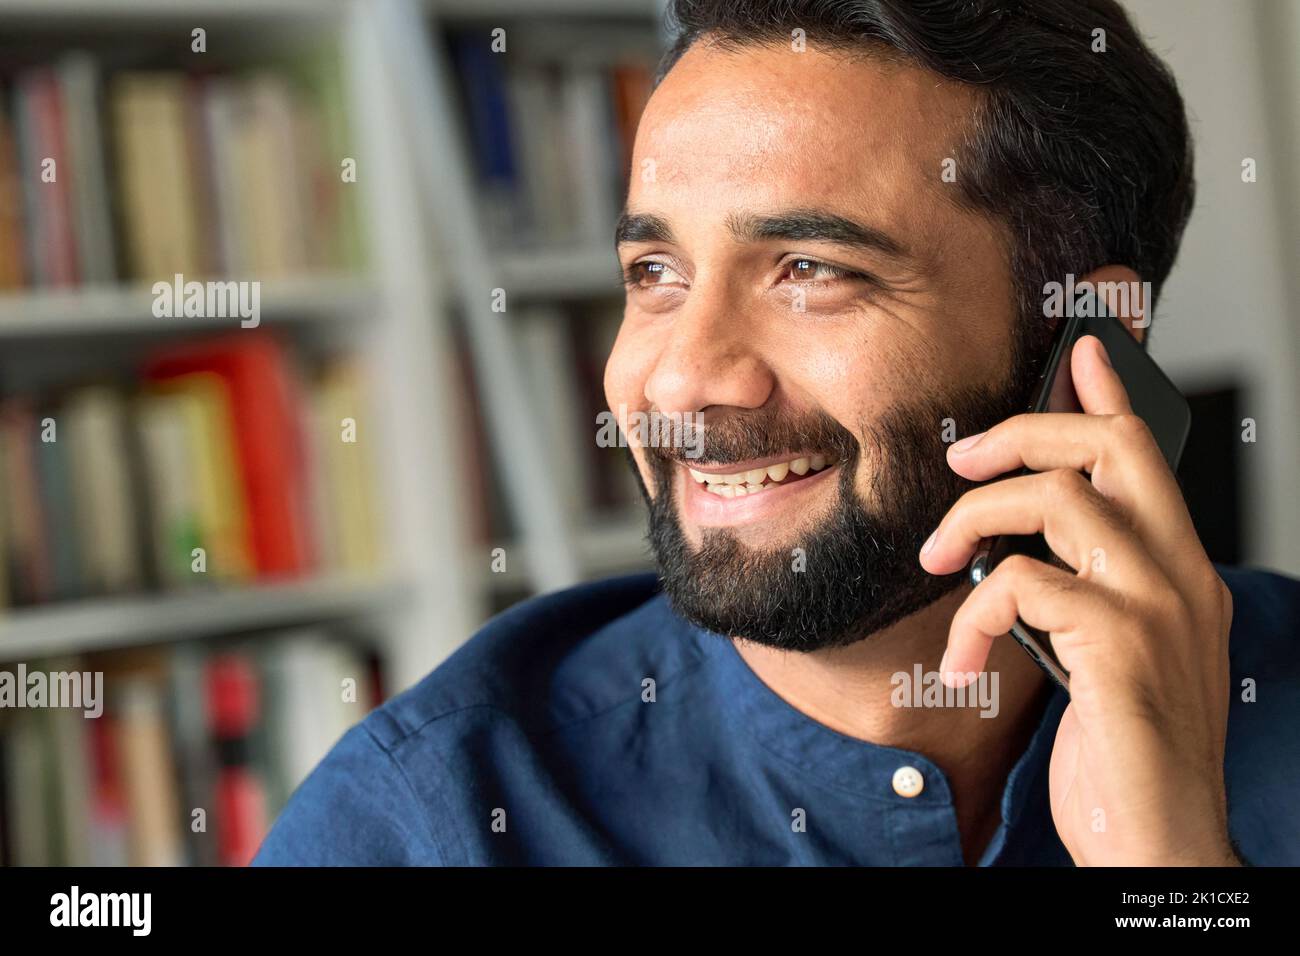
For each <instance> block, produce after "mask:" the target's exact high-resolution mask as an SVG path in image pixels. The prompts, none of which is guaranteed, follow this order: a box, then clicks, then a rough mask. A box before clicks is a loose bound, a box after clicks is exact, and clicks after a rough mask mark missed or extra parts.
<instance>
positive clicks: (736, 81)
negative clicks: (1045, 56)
mask: <svg viewBox="0 0 1300 956" xmlns="http://www.w3.org/2000/svg"><path fill="white" fill-rule="evenodd" d="M810 42H811V41H810ZM973 104H974V96H973V94H972V93H971V92H970V91H969V90H967V89H965V88H964V87H961V86H960V85H959V84H955V83H952V82H950V81H947V80H944V79H942V78H941V77H938V76H937V75H936V74H934V73H931V72H929V71H927V70H924V69H922V68H920V67H917V66H913V65H911V64H908V63H904V62H899V61H897V60H891V59H885V58H879V57H874V56H861V55H855V56H851V57H850V56H848V55H845V54H841V53H838V52H830V53H822V52H819V51H817V50H816V49H815V48H813V47H812V46H810V47H809V49H807V50H805V51H803V52H795V51H793V50H790V49H788V48H787V47H785V46H777V45H762V46H748V45H747V46H744V47H740V48H737V49H720V48H718V47H717V46H715V45H712V44H708V43H707V42H704V41H701V42H700V43H697V44H696V45H695V46H694V47H692V48H691V49H690V50H688V51H687V52H686V53H685V54H684V55H683V56H682V58H681V59H680V60H679V61H678V62H677V64H676V65H675V66H674V67H673V69H672V70H671V71H670V72H669V73H668V75H667V76H666V77H665V78H664V80H663V82H662V83H661V84H660V86H659V87H658V88H657V90H656V91H655V94H654V96H653V97H652V98H651V100H650V103H649V104H648V105H647V108H646V111H645V114H644V116H643V117H642V121H641V126H640V129H639V130H638V133H637V140H636V148H635V153H634V159H633V162H634V167H633V177H632V187H631V194H630V202H629V205H641V204H645V205H654V206H656V207H661V208H662V207H664V206H666V205H669V204H675V203H674V196H673V194H674V193H677V198H678V199H681V200H683V201H688V200H689V201H690V202H692V203H698V202H700V201H701V200H703V201H706V202H707V201H709V200H708V198H707V197H710V196H712V197H713V198H714V199H715V200H719V201H722V200H725V201H728V202H729V203H734V202H735V201H736V200H737V199H742V200H743V201H744V202H745V204H747V205H751V206H753V207H755V208H774V207H779V206H791V205H800V204H807V203H808V202H809V201H810V200H811V199H813V198H816V199H817V201H818V202H821V203H829V204H831V205H832V206H839V207H840V208H843V209H846V210H848V209H854V208H863V207H870V208H871V209H872V211H873V213H874V214H875V216H876V218H877V220H879V221H882V222H886V223H889V224H893V225H897V226H899V227H903V226H905V223H904V222H903V219H910V220H911V221H912V222H913V223H915V222H916V213H917V211H918V205H919V207H920V209H935V208H936V207H937V206H939V205H940V204H942V205H946V206H948V209H949V211H950V212H951V211H952V209H953V206H952V204H951V203H950V202H949V203H945V202H944V200H945V198H946V199H948V200H950V201H951V200H952V199H954V198H955V197H946V196H945V194H944V192H943V190H944V189H945V188H946V189H951V190H955V189H957V188H958V187H957V186H956V184H955V183H953V182H945V180H944V177H943V173H944V171H945V166H946V165H947V166H949V167H951V166H952V164H945V160H949V159H951V160H953V162H954V163H955V162H956V157H955V156H954V155H953V154H954V153H955V152H956V144H957V142H958V141H960V139H961V138H962V136H963V133H964V130H965V128H966V126H967V124H968V123H969V121H970V116H971V113H972V107H973ZM953 168H954V174H956V175H959V171H957V170H955V167H953ZM948 178H949V179H952V178H953V177H948ZM909 231H910V230H909Z"/></svg>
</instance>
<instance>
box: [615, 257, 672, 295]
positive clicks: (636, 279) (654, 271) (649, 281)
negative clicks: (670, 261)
mask: <svg viewBox="0 0 1300 956" xmlns="http://www.w3.org/2000/svg"><path fill="white" fill-rule="evenodd" d="M679 281H681V277H680V276H679V275H678V274H677V273H676V272H675V271H673V268H672V267H671V266H669V265H667V264H666V263H663V262H656V261H654V260H653V259H650V260H645V261H642V262H634V263H632V264H631V265H630V266H628V267H627V268H626V269H625V270H623V282H624V284H626V285H628V286H632V287H640V288H649V287H650V286H656V285H668V284H670V283H673V282H679Z"/></svg>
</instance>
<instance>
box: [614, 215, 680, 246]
mask: <svg viewBox="0 0 1300 956" xmlns="http://www.w3.org/2000/svg"><path fill="white" fill-rule="evenodd" d="M675 241H676V240H675V239H673V230H672V228H671V227H670V226H669V225H668V220H666V219H661V218H660V217H659V216H652V215H650V214H649V213H641V212H638V213H628V212H627V211H624V212H623V214H622V215H621V216H619V217H618V224H617V225H616V226H615V227H614V246H615V247H616V248H617V247H618V246H621V245H623V243H625V242H675Z"/></svg>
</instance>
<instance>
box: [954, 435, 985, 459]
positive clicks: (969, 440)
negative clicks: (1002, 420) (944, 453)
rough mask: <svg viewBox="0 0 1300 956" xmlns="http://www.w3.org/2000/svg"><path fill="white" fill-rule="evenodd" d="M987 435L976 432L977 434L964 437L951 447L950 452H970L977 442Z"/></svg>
mask: <svg viewBox="0 0 1300 956" xmlns="http://www.w3.org/2000/svg"><path fill="white" fill-rule="evenodd" d="M987 434H988V432H977V433H976V434H974V435H967V436H966V437H965V438H963V439H962V440H961V441H959V442H957V443H956V444H955V445H953V446H952V450H953V451H955V452H957V453H958V454H961V453H962V452H965V451H970V450H971V449H972V448H974V447H975V446H976V445H978V444H979V442H980V439H981V438H983V437H984V436H985V435H987Z"/></svg>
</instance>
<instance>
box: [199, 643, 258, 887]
mask: <svg viewBox="0 0 1300 956" xmlns="http://www.w3.org/2000/svg"><path fill="white" fill-rule="evenodd" d="M207 705H208V707H207V709H208V727H209V729H210V730H211V731H212V737H213V740H214V741H215V742H216V745H217V760H218V764H219V769H218V770H217V808H216V809H217V854H218V857H219V860H220V862H221V864H222V865H223V866H247V865H248V864H249V862H251V861H252V859H253V857H254V855H256V853H257V848H258V846H259V845H260V844H261V842H262V838H263V837H264V836H266V831H267V819H266V792H265V788H264V787H263V785H262V780H261V778H260V777H259V776H258V774H257V772H256V771H255V770H254V769H253V762H252V757H251V754H250V753H249V748H248V743H249V739H250V738H251V737H252V735H253V732H254V730H255V729H256V727H257V724H258V721H259V720H260V718H261V702H260V697H259V687H258V681H257V673H256V672H255V671H254V669H253V665H252V663H251V662H250V661H249V660H248V659H247V658H245V657H243V656H241V655H238V654H226V655H222V656H219V657H214V658H213V659H212V660H211V661H210V662H209V663H208V666H207Z"/></svg>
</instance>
